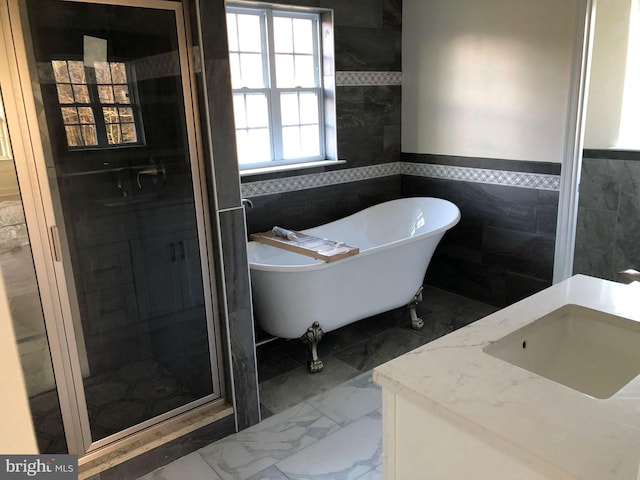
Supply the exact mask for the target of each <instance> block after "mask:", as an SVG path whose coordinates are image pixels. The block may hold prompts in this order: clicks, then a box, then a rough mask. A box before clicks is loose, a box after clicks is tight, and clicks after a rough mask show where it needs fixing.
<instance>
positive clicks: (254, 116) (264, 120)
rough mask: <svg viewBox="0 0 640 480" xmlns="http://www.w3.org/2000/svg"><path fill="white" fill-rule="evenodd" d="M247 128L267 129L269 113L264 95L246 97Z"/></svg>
mask: <svg viewBox="0 0 640 480" xmlns="http://www.w3.org/2000/svg"><path fill="white" fill-rule="evenodd" d="M245 101H246V102H247V126H248V127H268V126H269V111H268V107H267V97H266V96H265V95H247V96H246V99H245Z"/></svg>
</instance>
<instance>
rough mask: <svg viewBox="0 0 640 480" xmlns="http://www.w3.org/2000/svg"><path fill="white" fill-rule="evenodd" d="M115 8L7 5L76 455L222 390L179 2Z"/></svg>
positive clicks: (45, 1) (49, 0)
mask: <svg viewBox="0 0 640 480" xmlns="http://www.w3.org/2000/svg"><path fill="white" fill-rule="evenodd" d="M123 3H125V2H123ZM126 3H127V4H128V5H116V4H114V2H111V1H107V0H105V1H103V2H100V1H98V2H92V3H88V2H84V1H61V0H28V1H26V2H22V3H21V4H20V6H21V15H22V16H23V18H24V19H25V20H26V22H23V24H24V25H27V26H28V27H23V28H25V31H24V36H25V37H26V38H28V42H27V44H28V45H29V44H30V45H32V50H31V52H29V50H28V55H31V58H29V63H30V71H31V77H32V83H33V84H34V85H35V87H34V97H35V102H36V105H37V106H38V107H40V109H41V110H42V111H43V112H44V116H43V117H41V119H40V135H41V137H42V138H43V151H44V157H45V158H44V159H43V162H44V163H45V164H46V171H47V173H48V181H49V184H50V185H49V188H50V191H51V192H52V196H53V198H52V203H53V211H54V212H55V216H56V219H55V224H56V225H55V227H53V228H52V230H51V233H52V238H53V244H54V250H55V254H56V257H57V258H56V259H57V261H58V262H59V264H60V265H61V267H59V268H62V270H63V272H64V278H63V280H64V283H65V289H64V290H65V291H66V292H68V299H67V300H68V303H69V313H70V315H68V317H69V318H66V319H65V325H66V327H67V331H73V332H74V335H73V338H72V339H70V340H69V344H70V345H72V346H73V348H75V351H74V352H72V354H71V359H72V361H71V364H72V367H71V368H72V369H73V370H74V371H73V376H74V378H75V379H76V381H77V383H78V384H79V385H81V388H77V389H76V391H75V399H74V401H75V402H77V405H78V411H79V416H80V423H81V427H82V428H81V431H82V437H83V440H82V443H83V445H84V449H85V451H90V450H92V449H94V448H97V447H100V446H103V445H105V444H106V443H109V442H111V441H114V440H117V439H119V438H121V437H123V436H125V435H128V434H130V433H133V432H135V431H138V430H140V429H142V428H144V427H147V426H150V425H153V424H155V423H158V422H159V421H162V420H164V419H167V418H170V417H172V416H175V415H176V414H179V413H181V412H185V411H187V410H190V409H192V408H195V407H197V406H199V405H203V404H205V403H209V402H211V401H213V400H215V399H216V398H219V397H220V379H219V372H218V367H217V354H216V351H217V349H216V345H217V337H216V332H215V322H214V318H213V304H212V298H211V291H212V288H211V278H212V277H211V274H210V272H209V265H210V256H209V248H208V245H209V243H210V240H209V234H208V230H207V228H206V223H205V221H204V216H205V213H204V208H205V207H204V206H205V201H204V199H205V193H204V192H203V190H202V188H203V187H202V182H201V179H200V164H199V156H198V145H197V142H196V135H195V112H194V105H193V103H192V101H193V99H192V91H191V86H190V74H189V70H188V68H189V63H188V61H187V60H188V51H187V48H186V36H185V26H184V23H183V22H184V20H183V15H182V11H181V4H180V3H179V2H167V1H154V0H150V1H146V0H145V1H144V2H141V1H137V0H132V1H131V2H126ZM80 453H82V452H80Z"/></svg>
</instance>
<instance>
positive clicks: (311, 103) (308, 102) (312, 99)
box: [300, 92, 318, 124]
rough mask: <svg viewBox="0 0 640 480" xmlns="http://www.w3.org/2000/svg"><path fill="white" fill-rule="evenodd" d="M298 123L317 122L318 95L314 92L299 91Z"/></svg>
mask: <svg viewBox="0 0 640 480" xmlns="http://www.w3.org/2000/svg"><path fill="white" fill-rule="evenodd" d="M300 123H306V124H309V123H312V124H318V96H317V94H315V93H314V92H301V93H300Z"/></svg>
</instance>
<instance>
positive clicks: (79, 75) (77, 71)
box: [68, 61, 87, 83]
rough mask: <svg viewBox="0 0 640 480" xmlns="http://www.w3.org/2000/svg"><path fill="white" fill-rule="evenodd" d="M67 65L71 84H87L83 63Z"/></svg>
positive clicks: (73, 62)
mask: <svg viewBox="0 0 640 480" xmlns="http://www.w3.org/2000/svg"><path fill="white" fill-rule="evenodd" d="M68 63H69V74H70V78H71V83H87V82H86V81H85V76H84V63H82V62H78V61H70V62H68Z"/></svg>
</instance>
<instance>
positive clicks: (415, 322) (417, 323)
mask: <svg viewBox="0 0 640 480" xmlns="http://www.w3.org/2000/svg"><path fill="white" fill-rule="evenodd" d="M420 302H422V287H420V289H419V290H418V291H417V292H416V294H415V296H414V297H413V299H412V300H411V301H410V302H409V303H408V304H407V308H408V309H409V313H410V314H411V328H413V329H414V330H420V329H421V328H422V327H424V320H422V319H421V318H420V317H418V313H417V309H418V304H420Z"/></svg>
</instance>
